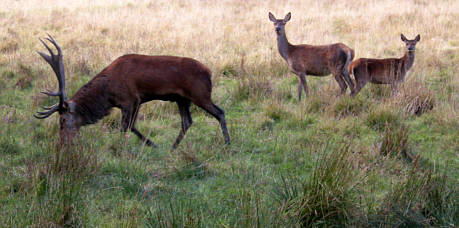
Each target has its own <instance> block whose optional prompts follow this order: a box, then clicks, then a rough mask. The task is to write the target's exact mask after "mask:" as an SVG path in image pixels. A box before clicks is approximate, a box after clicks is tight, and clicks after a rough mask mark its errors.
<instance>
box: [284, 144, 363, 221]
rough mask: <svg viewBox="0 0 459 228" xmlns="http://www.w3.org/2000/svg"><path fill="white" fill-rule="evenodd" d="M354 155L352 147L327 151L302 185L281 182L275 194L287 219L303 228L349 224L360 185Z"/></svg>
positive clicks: (346, 146)
mask: <svg viewBox="0 0 459 228" xmlns="http://www.w3.org/2000/svg"><path fill="white" fill-rule="evenodd" d="M351 154H352V152H351V149H350V145H349V144H348V145H344V146H342V147H341V148H340V150H338V151H334V152H328V151H327V150H326V147H325V149H324V151H322V154H321V156H320V157H319V158H318V160H317V161H316V165H315V166H314V168H313V170H312V173H311V175H310V177H309V178H308V179H306V180H305V181H304V182H303V183H301V184H295V183H294V182H288V181H285V180H284V181H282V185H280V186H278V187H277V188H278V190H277V191H276V192H277V194H278V195H279V196H278V199H280V201H279V203H280V207H281V209H282V211H283V212H284V213H285V215H287V216H288V217H290V218H291V219H293V220H294V221H296V222H297V223H298V224H300V225H301V226H303V227H312V226H317V225H325V226H327V224H328V225H331V224H334V225H338V224H339V225H342V226H344V225H346V224H348V222H349V221H350V218H352V216H353V214H354V212H355V209H356V201H357V199H356V194H355V191H356V184H357V183H358V182H359V180H358V177H357V174H356V172H355V170H354V168H353V165H352V162H351V160H352V159H351V157H352V156H351ZM279 188H280V189H279Z"/></svg>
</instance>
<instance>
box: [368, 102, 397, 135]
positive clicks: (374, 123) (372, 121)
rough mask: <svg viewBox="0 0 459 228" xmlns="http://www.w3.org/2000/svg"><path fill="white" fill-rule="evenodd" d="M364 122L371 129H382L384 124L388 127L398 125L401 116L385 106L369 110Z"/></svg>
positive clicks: (384, 126)
mask: <svg viewBox="0 0 459 228" xmlns="http://www.w3.org/2000/svg"><path fill="white" fill-rule="evenodd" d="M365 123H366V125H367V126H369V127H370V128H372V129H373V130H377V131H384V130H385V129H386V126H388V127H389V128H395V127H398V126H400V123H401V117H400V115H399V113H398V112H394V111H392V110H390V109H389V108H387V107H382V108H379V109H376V110H372V111H370V113H369V114H368V116H367V118H366V120H365Z"/></svg>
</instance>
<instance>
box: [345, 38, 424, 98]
mask: <svg viewBox="0 0 459 228" xmlns="http://www.w3.org/2000/svg"><path fill="white" fill-rule="evenodd" d="M401 38H402V41H403V42H405V45H406V50H405V55H404V56H403V57H402V58H399V59H397V58H391V59H367V58H360V59H357V60H355V61H353V62H352V63H351V64H350V65H349V72H350V73H351V74H353V75H354V78H355V81H356V82H355V89H354V91H353V92H352V93H351V96H355V95H357V94H358V93H359V92H360V90H361V89H362V88H363V87H364V86H365V85H366V84H367V83H368V82H371V83H373V84H390V85H391V87H392V94H394V93H395V92H397V87H398V84H400V83H401V82H403V81H404V80H405V76H406V72H408V70H409V69H410V68H411V67H412V66H413V63H414V50H415V48H416V43H417V42H419V40H421V36H420V35H419V34H418V35H417V36H416V38H414V40H408V39H406V37H405V36H404V35H403V34H401Z"/></svg>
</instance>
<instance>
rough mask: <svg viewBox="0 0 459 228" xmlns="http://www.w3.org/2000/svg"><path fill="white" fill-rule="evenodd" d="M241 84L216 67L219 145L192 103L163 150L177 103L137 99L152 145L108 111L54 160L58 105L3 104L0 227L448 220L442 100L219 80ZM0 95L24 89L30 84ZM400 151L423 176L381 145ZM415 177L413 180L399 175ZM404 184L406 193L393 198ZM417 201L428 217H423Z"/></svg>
mask: <svg viewBox="0 0 459 228" xmlns="http://www.w3.org/2000/svg"><path fill="white" fill-rule="evenodd" d="M15 77H16V76H15ZM285 80H286V79H276V80H272V81H271V83H273V86H272V88H279V86H281V87H284V89H286V90H291V91H294V89H295V87H296V85H295V84H294V83H290V84H285ZM324 80H327V79H324ZM328 80H329V79H328ZM240 86H241V85H240V84H238V83H237V80H236V79H231V78H226V77H222V78H220V80H219V83H218V84H217V85H216V86H215V88H214V90H215V94H214V95H215V97H216V103H217V104H220V103H223V104H225V106H223V105H222V106H223V108H224V109H225V110H226V113H227V119H228V125H229V131H230V134H231V138H232V144H231V145H230V146H225V145H223V138H222V135H221V132H220V129H219V126H218V123H217V122H216V121H215V120H214V119H212V118H210V117H209V116H208V115H206V114H204V113H203V112H202V111H200V110H199V109H196V108H193V109H192V112H193V117H194V122H195V123H194V124H193V126H192V127H191V128H190V130H189V132H188V133H187V135H186V137H185V139H184V141H183V142H182V144H181V145H180V147H179V148H178V149H177V150H175V151H170V146H171V143H172V142H173V140H174V139H175V137H176V135H177V134H178V131H179V124H178V123H179V116H178V114H176V115H170V114H169V112H176V111H175V109H176V107H175V105H173V104H168V103H162V102H153V104H148V105H146V107H144V108H143V109H142V110H141V114H142V115H143V118H144V119H145V121H139V129H140V130H141V131H142V132H145V133H146V134H147V135H149V137H151V138H152V139H153V140H154V141H155V142H156V143H157V144H158V145H159V148H157V149H154V148H148V147H143V146H142V145H141V143H140V141H139V140H138V139H137V138H135V136H133V135H131V134H127V136H129V137H125V136H124V135H123V134H121V133H119V119H120V115H119V112H118V111H115V112H114V113H113V114H112V115H110V116H109V117H107V118H106V119H104V120H103V121H101V122H99V123H98V124H96V125H92V126H88V127H84V128H83V129H82V130H81V132H80V136H79V139H78V141H77V143H76V144H75V145H74V146H73V149H72V150H71V153H69V154H66V156H67V157H66V158H65V159H64V158H61V160H60V162H59V163H58V162H56V161H57V160H56V159H57V158H56V154H58V153H59V150H56V143H57V131H58V130H57V118H56V116H53V117H51V118H49V119H47V120H44V121H43V120H36V119H34V118H33V117H32V116H31V114H32V113H33V112H34V111H35V110H36V106H34V105H31V104H30V103H28V102H24V103H23V104H13V103H6V104H4V105H2V107H3V108H2V109H1V110H0V112H1V115H2V116H3V118H2V121H3V123H5V125H4V126H6V127H4V128H2V129H1V135H2V137H1V138H0V144H1V145H2V147H1V148H2V151H1V153H0V157H1V163H0V171H1V175H0V183H2V184H1V186H2V187H1V188H0V191H1V192H0V196H1V205H2V206H1V212H2V213H0V214H1V215H0V216H1V219H0V220H1V221H2V226H13V225H17V224H22V225H24V226H27V225H33V224H35V225H39V226H48V225H51V224H55V225H64V226H80V225H84V226H86V225H90V226H103V225H107V226H131V227H136V226H147V227H182V226H187V227H213V226H228V227H235V226H236V227H254V226H258V227H266V226H271V227H277V226H286V227H289V226H331V225H357V226H361V225H362V226H364V224H367V225H368V224H373V225H374V224H379V225H382V226H393V225H400V224H405V225H407V224H411V223H410V222H412V224H418V225H422V224H424V225H429V224H430V225H435V226H436V225H448V224H457V200H455V198H457V197H456V196H457V184H454V183H457V171H458V170H457V168H456V167H457V166H458V160H457V155H456V154H455V151H457V140H456V139H457V136H458V132H457V128H456V127H454V126H450V124H451V123H453V122H449V121H450V120H441V121H440V120H438V119H437V117H438V115H441V114H440V113H441V111H440V110H438V111H435V110H432V111H430V112H427V113H424V114H423V115H421V116H419V117H418V116H409V115H408V116H405V115H401V114H400V113H399V112H397V111H396V110H394V106H390V107H388V104H387V102H388V101H387V100H383V101H378V102H374V101H372V99H373V98H365V97H361V98H357V99H355V100H353V99H351V98H349V97H337V98H336V101H330V100H328V99H327V97H324V96H323V95H322V94H314V93H313V94H312V95H311V96H310V97H308V98H306V99H305V101H302V102H298V101H297V100H296V99H294V98H292V97H289V96H285V95H282V94H281V95H279V97H274V99H273V98H272V95H267V94H266V92H258V93H255V94H252V92H253V91H260V90H262V91H266V90H265V87H260V86H258V85H253V84H250V83H249V84H247V85H243V86H246V87H250V89H248V91H250V92H249V93H250V96H249V97H245V98H244V99H241V97H240V96H239V95H238V93H239V92H237V93H235V94H231V95H229V96H228V95H226V94H220V93H219V92H218V91H221V90H229V91H231V90H233V89H235V88H240ZM287 87H289V88H287ZM26 91H27V90H26ZM235 91H238V89H236V90H235ZM239 91H240V90H239ZM2 93H3V94H9V95H10V96H17V97H18V99H24V98H21V97H25V96H27V95H26V94H28V95H32V94H34V93H35V91H33V90H28V91H27V92H20V91H18V89H17V88H10V89H7V90H6V91H2ZM223 97H226V98H228V99H234V98H236V99H235V100H232V101H230V102H226V103H225V102H221V101H220V99H223ZM384 99H390V98H384ZM44 102H45V103H48V101H44ZM49 102H51V101H49ZM318 104H320V105H318ZM314 105H315V106H317V107H318V108H313V106H314ZM322 106H324V107H322ZM319 107H320V108H319ZM370 107H371V108H370ZM395 107H396V106H395ZM438 108H441V107H438ZM161 109H163V110H164V111H163V110H161ZM166 110H169V111H166ZM402 123H403V125H402ZM443 124H445V125H443ZM448 125H449V126H448ZM406 127H409V128H407V130H404V129H405V128H406ZM340 145H345V146H344V147H343V146H340ZM406 150H409V152H410V153H412V154H414V155H416V156H419V159H420V160H421V159H422V161H423V162H420V163H419V164H418V165H422V166H423V167H422V168H420V167H418V168H416V170H420V169H425V170H428V171H423V172H430V173H431V174H429V175H430V176H432V178H430V176H429V178H427V177H426V176H422V175H421V174H420V175H421V176H419V175H418V176H413V175H414V174H413V171H410V170H412V169H413V168H411V167H412V166H413V165H412V162H410V161H409V160H404V159H400V158H401V156H386V155H387V154H400V153H402V154H403V153H404V151H406ZM61 154H62V152H61ZM64 154H65V153H64ZM62 159H63V160H62ZM63 164H65V167H66V168H65V169H64V170H60V169H57V168H56V166H60V165H63ZM83 164H87V165H84V166H83ZM80 166H81V167H80ZM53 167H54V168H53ZM82 167H83V168H84V169H82ZM426 175H427V174H426ZM413 178H414V179H415V180H418V179H419V181H421V182H419V183H411V182H406V181H409V180H411V179H413ZM416 178H417V179H416ZM426 178H427V179H426ZM415 180H413V181H415ZM422 181H424V182H426V183H424V182H422ZM433 181H434V182H435V184H433V183H431V182H433ZM427 182H428V183H427ZM413 185H414V186H413ZM429 186H430V187H429ZM435 186H438V188H437V187H435ZM408 189H411V190H410V191H415V192H414V193H410V194H411V195H408V196H406V197H408V198H394V197H396V196H398V195H400V194H401V193H400V192H403V191H408ZM426 189H428V191H426ZM403 194H405V193H403ZM406 194H408V193H406ZM413 194H415V195H413ZM400 197H402V196H400ZM403 197H405V196H403ZM410 197H411V198H410ZM412 200H417V201H416V202H419V203H418V205H422V207H420V206H413V205H411V202H412ZM406 207H409V210H408V212H407V211H406V210H404V211H399V212H398V211H394V210H392V209H393V208H406ZM423 210H424V211H425V210H428V211H429V212H428V213H429V215H428V216H424V215H423V216H420V215H421V214H422V213H425V212H423ZM383 212H384V213H383Z"/></svg>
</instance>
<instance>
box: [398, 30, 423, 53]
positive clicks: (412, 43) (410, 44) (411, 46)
mask: <svg viewBox="0 0 459 228" xmlns="http://www.w3.org/2000/svg"><path fill="white" fill-rule="evenodd" d="M400 37H401V38H402V41H403V42H405V45H406V50H407V51H414V50H415V49H416V44H417V43H418V42H419V41H420V40H421V36H420V35H419V34H418V35H417V36H416V38H414V40H408V39H407V38H406V37H405V36H404V35H403V34H401V36H400Z"/></svg>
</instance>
